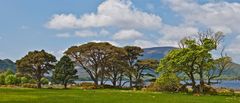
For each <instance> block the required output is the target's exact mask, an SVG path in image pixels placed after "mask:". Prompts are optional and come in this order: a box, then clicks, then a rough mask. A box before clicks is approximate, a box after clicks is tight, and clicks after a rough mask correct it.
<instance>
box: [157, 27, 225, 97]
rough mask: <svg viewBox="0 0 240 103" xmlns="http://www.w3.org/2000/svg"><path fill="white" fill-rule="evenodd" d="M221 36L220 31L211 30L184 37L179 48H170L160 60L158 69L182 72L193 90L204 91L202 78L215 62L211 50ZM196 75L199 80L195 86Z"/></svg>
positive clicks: (215, 47)
mask: <svg viewBox="0 0 240 103" xmlns="http://www.w3.org/2000/svg"><path fill="white" fill-rule="evenodd" d="M222 38H223V34H222V33H221V32H216V33H213V32H211V31H207V32H201V33H198V36H197V38H185V39H183V40H182V41H181V43H180V48H179V49H175V50H172V51H171V52H170V53H168V54H167V56H165V57H164V58H163V59H162V60H161V61H160V65H159V67H158V71H160V72H162V73H164V72H166V73H169V72H172V73H184V74H185V75H187V76H188V77H189V79H190V80H191V82H192V83H190V84H191V85H192V88H193V91H194V92H201V93H202V92H203V91H204V84H205V81H204V78H205V77H206V75H205V74H206V72H208V71H209V70H210V69H211V68H212V67H213V66H214V65H215V64H214V58H213V57H212V54H211V52H212V51H213V50H216V49H217V48H218V46H219V43H220V42H221V40H222ZM196 75H198V77H199V80H200V85H199V88H198V87H197V86H196V77H195V76H196Z"/></svg>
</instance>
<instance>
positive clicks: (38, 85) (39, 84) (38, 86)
mask: <svg viewBox="0 0 240 103" xmlns="http://www.w3.org/2000/svg"><path fill="white" fill-rule="evenodd" d="M37 88H42V86H41V80H40V81H39V80H38V81H37Z"/></svg>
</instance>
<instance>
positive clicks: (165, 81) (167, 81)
mask: <svg viewBox="0 0 240 103" xmlns="http://www.w3.org/2000/svg"><path fill="white" fill-rule="evenodd" d="M154 86H159V87H158V89H159V90H160V91H171V92H173V91H177V90H178V88H179V87H180V79H179V78H178V77H177V76H176V74H174V73H167V74H162V75H161V76H160V77H159V78H158V79H157V81H156V84H155V85H154Z"/></svg>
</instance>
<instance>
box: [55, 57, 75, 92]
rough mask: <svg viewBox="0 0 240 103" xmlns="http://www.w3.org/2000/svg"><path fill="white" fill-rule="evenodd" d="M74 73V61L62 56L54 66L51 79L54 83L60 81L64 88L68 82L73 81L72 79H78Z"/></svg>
mask: <svg viewBox="0 0 240 103" xmlns="http://www.w3.org/2000/svg"><path fill="white" fill-rule="evenodd" d="M76 74H77V70H76V69H75V66H74V62H73V61H72V60H71V59H70V58H69V57H68V56H63V57H62V58H61V59H60V61H59V62H58V63H57V64H56V66H55V70H54V71H53V79H54V81H55V82H56V83H61V84H62V85H64V88H67V84H68V83H73V82H74V80H76V79H78V76H77V75H76Z"/></svg>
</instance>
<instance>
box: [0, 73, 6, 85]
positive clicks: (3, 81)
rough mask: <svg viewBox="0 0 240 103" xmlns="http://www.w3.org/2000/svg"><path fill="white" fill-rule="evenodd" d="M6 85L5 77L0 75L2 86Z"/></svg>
mask: <svg viewBox="0 0 240 103" xmlns="http://www.w3.org/2000/svg"><path fill="white" fill-rule="evenodd" d="M4 84H5V75H4V74H0V85H4Z"/></svg>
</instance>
